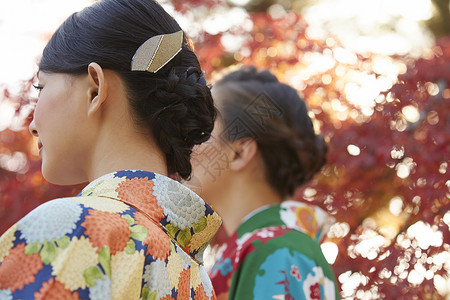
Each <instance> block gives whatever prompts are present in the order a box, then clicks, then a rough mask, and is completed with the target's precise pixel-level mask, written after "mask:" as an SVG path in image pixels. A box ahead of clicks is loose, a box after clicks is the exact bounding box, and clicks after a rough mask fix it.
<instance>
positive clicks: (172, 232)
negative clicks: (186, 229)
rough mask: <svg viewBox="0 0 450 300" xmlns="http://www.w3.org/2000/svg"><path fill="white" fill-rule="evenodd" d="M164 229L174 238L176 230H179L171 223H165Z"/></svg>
mask: <svg viewBox="0 0 450 300" xmlns="http://www.w3.org/2000/svg"><path fill="white" fill-rule="evenodd" d="M166 230H167V232H168V233H169V234H170V235H171V236H172V237H174V238H175V235H176V234H177V232H178V231H180V228H178V227H175V226H173V225H172V224H167V225H166Z"/></svg>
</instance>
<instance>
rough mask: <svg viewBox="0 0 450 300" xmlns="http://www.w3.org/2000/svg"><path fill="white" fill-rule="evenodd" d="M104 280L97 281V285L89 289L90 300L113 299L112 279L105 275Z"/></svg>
mask: <svg viewBox="0 0 450 300" xmlns="http://www.w3.org/2000/svg"><path fill="white" fill-rule="evenodd" d="M104 276H105V277H104V279H103V280H100V279H97V283H96V284H95V285H94V286H93V287H91V288H89V299H91V300H104V299H111V279H110V278H109V277H108V275H104Z"/></svg>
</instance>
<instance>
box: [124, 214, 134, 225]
mask: <svg viewBox="0 0 450 300" xmlns="http://www.w3.org/2000/svg"><path fill="white" fill-rule="evenodd" d="M122 218H124V219H125V220H126V221H127V223H128V224H130V225H134V219H133V218H132V217H131V216H130V215H123V216H122Z"/></svg>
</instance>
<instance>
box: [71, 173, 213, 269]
mask: <svg viewBox="0 0 450 300" xmlns="http://www.w3.org/2000/svg"><path fill="white" fill-rule="evenodd" d="M79 196H97V197H105V198H110V199H115V200H118V201H121V202H123V203H125V204H127V205H129V206H131V207H132V208H134V209H136V210H137V211H139V212H141V213H142V214H143V215H145V216H146V217H147V218H148V219H149V220H150V221H151V222H153V223H155V224H156V225H158V226H160V227H161V228H162V229H163V230H164V231H165V232H166V233H167V234H168V235H169V236H170V237H171V238H172V239H173V240H174V241H176V242H177V243H178V245H180V246H181V247H182V248H183V249H184V250H185V251H186V252H187V253H188V254H190V255H191V257H192V258H194V259H195V260H196V261H197V262H199V263H202V262H203V251H204V249H205V248H206V246H207V245H208V243H209V241H210V240H211V238H212V237H213V236H214V234H215V233H216V232H217V230H218V229H219V227H220V226H221V224H222V220H221V218H220V217H219V215H218V214H217V213H216V212H215V211H213V210H212V208H211V207H210V206H209V205H208V204H206V203H205V202H204V201H203V200H202V199H201V198H200V197H199V196H198V195H197V194H195V193H194V192H193V191H191V190H190V189H188V188H187V187H185V186H184V185H182V184H181V183H179V182H177V181H175V180H172V179H170V178H168V177H166V176H163V175H159V174H156V173H152V172H147V171H137V170H131V171H118V172H114V173H110V174H107V175H104V176H102V177H100V178H98V179H96V180H94V181H92V182H91V183H89V184H88V185H87V186H86V187H85V188H84V189H83V190H82V191H81V192H80V194H79Z"/></svg>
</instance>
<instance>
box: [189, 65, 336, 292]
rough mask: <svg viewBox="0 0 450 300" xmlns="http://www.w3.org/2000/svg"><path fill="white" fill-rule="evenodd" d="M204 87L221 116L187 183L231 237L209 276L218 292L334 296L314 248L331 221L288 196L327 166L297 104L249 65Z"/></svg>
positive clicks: (287, 89) (329, 274)
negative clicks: (208, 90) (211, 85)
mask: <svg viewBox="0 0 450 300" xmlns="http://www.w3.org/2000/svg"><path fill="white" fill-rule="evenodd" d="M212 93H213V97H214V101H215V103H216V105H217V107H218V110H219V112H220V113H219V118H218V120H217V121H216V127H215V129H214V132H213V135H212V136H213V137H212V139H211V140H210V141H209V142H207V143H205V144H203V145H201V146H199V147H198V148H197V149H196V150H195V154H194V155H193V165H194V177H193V180H191V184H192V185H195V186H197V188H198V190H197V192H198V193H199V194H200V195H201V196H202V197H203V199H205V201H207V202H208V203H209V204H210V205H212V206H213V207H214V208H215V209H216V211H217V212H218V213H219V214H220V215H221V217H222V218H223V220H224V227H225V229H226V232H227V234H228V236H229V238H228V239H227V240H226V242H225V243H224V244H223V245H222V246H221V247H220V248H219V250H218V255H217V256H218V257H217V260H216V262H215V265H214V267H213V269H212V272H211V274H210V276H211V280H212V282H213V286H214V289H215V291H216V293H217V296H218V299H246V300H247V299H258V300H259V299H338V298H339V296H338V293H337V286H336V282H335V279H334V275H333V272H332V270H331V268H330V266H329V264H328V263H327V261H326V260H325V258H324V256H323V254H322V251H321V248H320V246H319V241H320V239H321V237H322V236H323V234H324V233H325V230H326V227H327V226H328V225H330V223H331V222H332V219H331V218H328V217H327V215H326V214H325V213H324V212H323V211H322V210H321V209H319V208H317V207H314V206H310V205H306V204H303V203H300V202H297V201H290V200H288V199H292V198H291V197H292V196H293V194H294V191H295V190H296V189H297V188H298V187H299V186H301V185H302V184H304V183H305V182H307V181H308V180H310V179H311V178H312V177H313V176H314V174H316V173H317V172H318V171H319V170H320V169H321V167H322V166H323V164H324V163H325V155H326V151H327V147H326V144H325V142H324V139H323V138H322V137H321V136H320V135H317V134H315V133H314V129H313V125H312V122H311V119H310V118H309V116H308V111H307V108H306V105H305V103H304V102H303V100H302V99H300V98H299V96H298V94H297V91H296V90H295V89H293V88H291V87H290V86H287V85H285V84H282V83H280V82H279V81H278V80H277V78H276V77H275V76H274V75H272V74H271V73H270V72H268V71H263V72H259V71H257V70H256V69H255V68H254V67H243V68H242V69H240V70H238V71H235V72H232V73H230V74H228V75H227V76H225V77H224V78H223V79H222V80H220V81H219V82H217V83H216V84H215V85H214V86H213V89H212Z"/></svg>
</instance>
